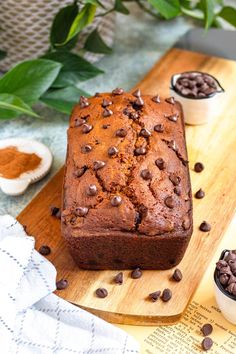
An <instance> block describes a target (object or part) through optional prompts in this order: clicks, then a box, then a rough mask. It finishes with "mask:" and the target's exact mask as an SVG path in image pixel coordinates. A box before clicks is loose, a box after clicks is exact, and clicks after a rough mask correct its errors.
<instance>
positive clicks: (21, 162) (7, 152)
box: [0, 146, 41, 179]
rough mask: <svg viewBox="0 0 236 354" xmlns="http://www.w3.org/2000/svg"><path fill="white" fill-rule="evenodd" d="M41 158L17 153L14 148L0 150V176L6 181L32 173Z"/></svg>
mask: <svg viewBox="0 0 236 354" xmlns="http://www.w3.org/2000/svg"><path fill="white" fill-rule="evenodd" d="M40 162H41V158H40V157H39V156H38V155H36V154H34V153H33V154H30V153H26V152H22V151H19V150H18V149H17V148H16V147H15V146H8V147H6V148H4V149H0V176H1V177H4V178H8V179H13V178H18V177H19V176H20V175H21V174H22V173H24V172H28V171H33V170H35V169H36V167H38V165H39V164H40Z"/></svg>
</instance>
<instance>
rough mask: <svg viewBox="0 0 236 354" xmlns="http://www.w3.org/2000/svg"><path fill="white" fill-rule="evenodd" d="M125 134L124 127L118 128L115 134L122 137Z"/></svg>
mask: <svg viewBox="0 0 236 354" xmlns="http://www.w3.org/2000/svg"><path fill="white" fill-rule="evenodd" d="M126 135H127V131H126V130H125V129H124V128H120V129H118V130H117V131H116V136H118V137H120V138H124V137H125V136H126Z"/></svg>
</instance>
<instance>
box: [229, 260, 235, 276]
mask: <svg viewBox="0 0 236 354" xmlns="http://www.w3.org/2000/svg"><path fill="white" fill-rule="evenodd" d="M229 266H230V269H231V271H232V272H233V274H234V275H236V261H233V260H230V261H229Z"/></svg>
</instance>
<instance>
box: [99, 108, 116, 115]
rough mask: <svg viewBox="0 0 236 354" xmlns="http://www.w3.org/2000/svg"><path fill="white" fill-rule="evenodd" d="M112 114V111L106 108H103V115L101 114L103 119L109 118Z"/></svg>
mask: <svg viewBox="0 0 236 354" xmlns="http://www.w3.org/2000/svg"><path fill="white" fill-rule="evenodd" d="M112 114H113V111H112V110H111V109H108V108H105V109H104V111H103V113H102V115H103V117H110V116H112Z"/></svg>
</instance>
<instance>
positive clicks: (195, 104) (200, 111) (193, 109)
mask: <svg viewBox="0 0 236 354" xmlns="http://www.w3.org/2000/svg"><path fill="white" fill-rule="evenodd" d="M188 73H196V74H198V73H200V72H199V71H188ZM202 74H207V73H202ZM207 75H208V76H211V77H212V78H213V79H214V80H215V83H216V85H217V91H216V92H214V93H212V94H211V95H209V96H207V97H199V98H192V97H191V98H190V97H185V96H183V95H181V93H179V92H177V91H176V88H175V83H176V81H177V79H178V78H179V77H180V76H181V74H175V75H173V76H172V77H171V83H170V95H171V96H173V97H174V98H175V99H176V101H179V102H180V103H181V104H182V106H183V110H184V119H185V123H186V124H190V125H199V124H204V123H207V122H208V121H209V120H211V119H213V118H214V117H215V116H216V115H217V114H218V112H219V105H220V104H221V99H222V93H223V92H224V89H223V88H222V87H221V85H220V83H219V82H218V80H217V79H216V78H215V77H214V76H212V75H210V74H207Z"/></svg>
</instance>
